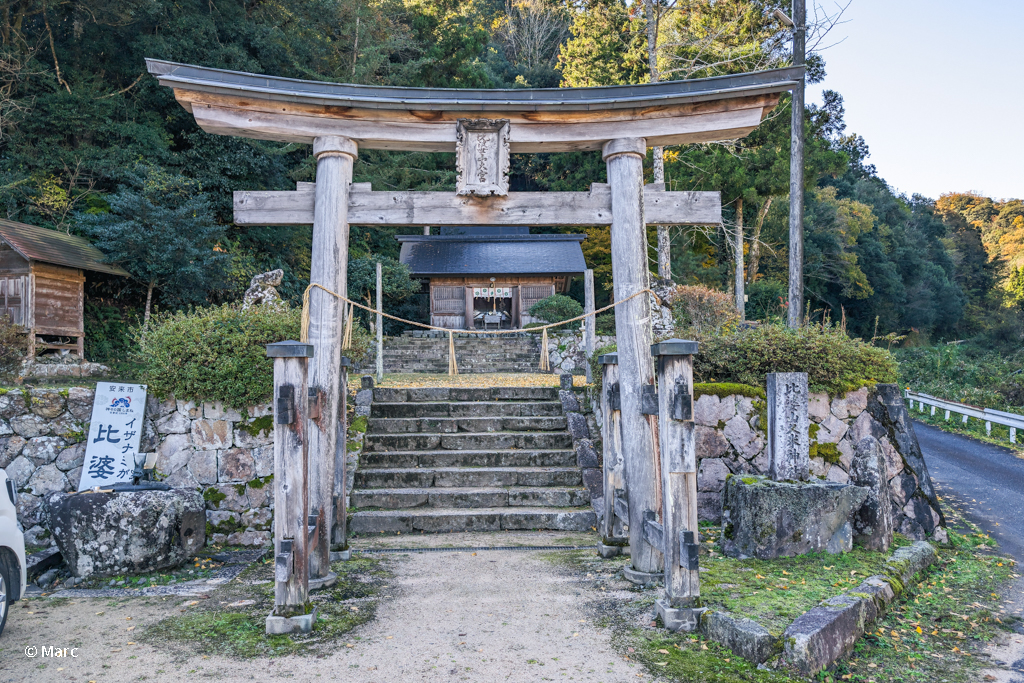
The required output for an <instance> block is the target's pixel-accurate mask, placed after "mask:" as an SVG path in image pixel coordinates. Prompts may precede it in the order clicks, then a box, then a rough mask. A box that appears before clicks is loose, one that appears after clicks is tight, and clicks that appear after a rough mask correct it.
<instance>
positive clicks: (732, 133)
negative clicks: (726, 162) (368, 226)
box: [146, 59, 803, 152]
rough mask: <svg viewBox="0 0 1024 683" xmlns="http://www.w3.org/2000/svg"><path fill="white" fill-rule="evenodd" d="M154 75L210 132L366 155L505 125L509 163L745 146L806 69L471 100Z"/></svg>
mask: <svg viewBox="0 0 1024 683" xmlns="http://www.w3.org/2000/svg"><path fill="white" fill-rule="evenodd" d="M146 65H147V67H148V69H149V72H150V73H151V74H153V75H154V76H156V77H157V78H158V79H159V81H160V83H161V85H165V86H168V87H171V88H173V89H174V95H175V98H176V99H177V100H178V102H179V103H181V105H182V106H183V107H185V108H186V109H187V110H189V111H190V112H192V114H193V116H195V119H196V122H197V123H198V124H199V125H200V127H202V128H203V130H205V131H207V132H209V133H216V134H219V135H233V136H239V137H249V138H256V139H261V140H279V141H283V142H299V143H307V144H308V143H312V141H313V139H314V138H316V137H318V136H324V135H341V136H345V137H349V138H352V139H354V140H356V141H357V142H358V144H359V146H360V147H364V148H368V149H399V150H419V151H428V152H451V151H454V150H455V129H456V125H455V124H456V121H457V120H458V119H475V118H488V119H508V120H509V122H510V126H509V138H510V146H511V151H513V152H565V151H573V150H594V149H600V148H601V146H602V145H603V144H604V143H605V142H606V141H608V140H612V139H616V138H629V137H638V138H639V137H642V138H646V139H647V144H648V145H649V146H657V145H663V146H664V145H677V144H687V143H696V142H710V141H715V140H727V139H735V138H740V137H743V136H745V135H747V134H748V133H750V132H751V131H752V130H753V129H754V128H756V127H757V125H758V124H759V123H760V122H761V120H762V119H763V118H764V116H765V115H766V114H767V113H768V112H770V111H771V110H772V108H773V107H775V105H776V104H777V103H778V100H779V96H780V94H781V93H783V92H785V91H788V90H791V89H792V88H793V87H794V86H795V85H796V84H797V83H798V79H799V78H800V77H801V76H802V75H803V67H790V68H786V69H776V70H773V71H760V72H756V73H746V74H738V75H734V76H719V77H715V78H704V79H696V80H689V81H664V82H661V83H647V84H642V85H617V86H605V87H597V88H544V89H515V90H469V89H466V90H463V89H447V88H400V87H388V86H366V85H349V84H342V83H326V82H322V81H307V80H298V79H292V78H280V77H276V76H263V75H258V74H251V73H243V72H239V71H225V70H222V69H209V68H206V67H201V66H192V65H188V64H178V63H175V62H167V61H161V60H155V59H147V60H146Z"/></svg>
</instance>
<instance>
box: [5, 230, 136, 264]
mask: <svg viewBox="0 0 1024 683" xmlns="http://www.w3.org/2000/svg"><path fill="white" fill-rule="evenodd" d="M0 239H3V241H5V242H7V243H8V244H9V245H11V248H12V249H14V251H16V252H18V253H19V254H21V256H22V257H24V258H26V259H28V260H30V261H42V262H43V263H55V264H57V265H60V266H68V267H69V268H81V269H83V270H94V271H98V272H101V273H110V274H111V275H124V276H127V275H128V273H127V271H125V270H124V269H123V268H120V267H119V266H117V265H115V264H113V263H107V262H106V261H105V260H104V259H105V257H104V256H103V252H102V251H100V250H99V249H97V248H96V247H94V246H93V245H91V244H89V241H88V240H86V239H85V238H83V237H76V236H74V235H68V234H65V233H63V232H57V231H56V230H50V229H48V228H40V227H39V226H38V225H29V224H28V223H16V222H14V221H7V220H3V219H0Z"/></svg>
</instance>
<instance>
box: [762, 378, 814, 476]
mask: <svg viewBox="0 0 1024 683" xmlns="http://www.w3.org/2000/svg"><path fill="white" fill-rule="evenodd" d="M767 393H768V425H767V427H768V429H767V431H768V472H769V474H770V475H771V478H772V479H774V480H775V481H805V480H806V479H807V477H808V476H809V474H810V465H811V458H810V448H811V443H810V426H811V425H810V421H809V419H808V417H807V373H806V372H771V373H768V376H767Z"/></svg>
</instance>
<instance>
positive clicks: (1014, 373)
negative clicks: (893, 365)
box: [894, 344, 1024, 413]
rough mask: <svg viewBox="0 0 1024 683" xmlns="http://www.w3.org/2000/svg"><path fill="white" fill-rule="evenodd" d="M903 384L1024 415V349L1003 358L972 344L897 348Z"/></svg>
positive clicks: (947, 397)
mask: <svg viewBox="0 0 1024 683" xmlns="http://www.w3.org/2000/svg"><path fill="white" fill-rule="evenodd" d="M894 356H895V358H896V359H897V360H898V361H899V375H900V379H899V381H900V385H901V386H904V387H910V388H911V389H913V390H914V391H919V392H922V393H925V394H930V395H932V396H937V397H939V398H944V399H947V400H949V401H956V402H958V403H967V404H969V405H973V406H978V407H981V408H995V409H998V410H1006V411H1010V412H1021V413H1024V410H1022V408H1024V373H1022V372H1021V368H1022V367H1024V350H1018V351H1017V352H1016V353H1013V354H1009V355H1002V354H999V353H997V352H993V351H991V350H988V349H984V348H980V347H978V346H975V345H970V344H948V345H943V346H936V347H920V348H909V349H898V350H897V351H895V352H894Z"/></svg>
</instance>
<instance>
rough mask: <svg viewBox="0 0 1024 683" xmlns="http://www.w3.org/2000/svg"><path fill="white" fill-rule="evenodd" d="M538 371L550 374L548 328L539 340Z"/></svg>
mask: <svg viewBox="0 0 1024 683" xmlns="http://www.w3.org/2000/svg"><path fill="white" fill-rule="evenodd" d="M540 371H541V372H551V364H550V363H548V328H546V327H545V328H544V333H543V334H542V335H541V338H540Z"/></svg>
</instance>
